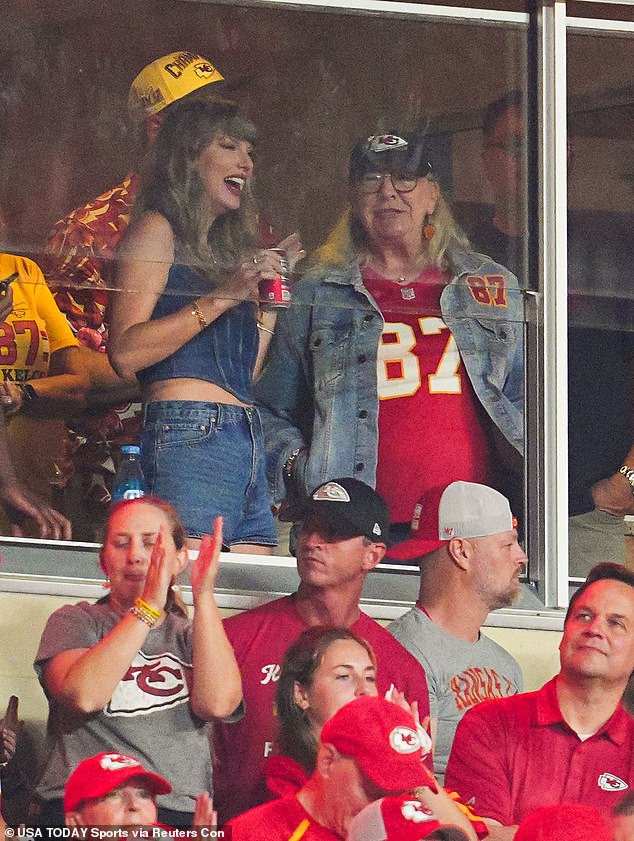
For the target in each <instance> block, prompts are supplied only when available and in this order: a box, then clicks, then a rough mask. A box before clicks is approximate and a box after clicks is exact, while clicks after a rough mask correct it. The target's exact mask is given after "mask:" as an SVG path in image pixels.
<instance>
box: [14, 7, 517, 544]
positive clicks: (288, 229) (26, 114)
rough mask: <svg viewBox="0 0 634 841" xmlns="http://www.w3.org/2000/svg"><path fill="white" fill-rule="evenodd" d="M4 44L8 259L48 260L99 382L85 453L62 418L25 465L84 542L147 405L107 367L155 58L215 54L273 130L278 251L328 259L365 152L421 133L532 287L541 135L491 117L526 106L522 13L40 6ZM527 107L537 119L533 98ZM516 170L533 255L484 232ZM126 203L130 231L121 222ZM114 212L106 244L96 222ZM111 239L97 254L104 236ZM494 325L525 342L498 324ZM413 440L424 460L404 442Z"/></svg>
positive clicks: (509, 460)
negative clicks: (353, 158)
mask: <svg viewBox="0 0 634 841" xmlns="http://www.w3.org/2000/svg"><path fill="white" fill-rule="evenodd" d="M496 8H506V9H513V10H515V11H517V9H518V6H517V5H512V4H511V5H509V4H496ZM4 33H5V34H4V35H3V41H2V42H1V46H2V57H3V63H4V67H5V68H6V71H7V72H6V80H5V82H4V84H3V87H2V89H1V90H0V94H1V101H2V106H3V117H2V119H3V125H4V126H6V127H7V130H6V131H3V137H2V145H1V147H0V160H1V163H2V166H1V168H0V173H1V174H0V205H1V206H2V209H3V213H4V218H5V229H4V235H3V241H4V247H5V250H10V251H13V252H17V253H19V254H24V255H27V256H29V257H31V258H32V259H34V260H35V261H36V262H37V263H40V264H41V265H42V268H43V269H44V271H45V275H46V277H47V280H48V281H49V282H53V283H57V287H58V289H59V287H60V286H62V285H65V288H64V289H63V290H62V289H59V291H58V292H57V301H58V303H59V304H60V306H61V307H62V308H63V309H64V310H65V311H66V312H67V313H68V314H69V316H70V318H71V322H72V325H73V329H74V332H75V334H78V335H79V339H80V342H81V343H82V354H83V357H82V359H83V360H84V365H87V366H88V369H89V370H90V372H91V376H92V383H93V388H92V391H91V395H90V402H91V403H92V404H93V405H92V406H91V410H90V411H89V412H87V413H83V414H81V415H80V413H78V412H68V411H67V412H66V413H65V414H66V415H70V419H69V420H68V426H69V427H70V428H71V430H72V433H73V434H72V436H71V439H72V444H73V448H74V451H73V453H72V458H70V459H69V458H67V454H66V453H65V450H64V446H65V435H66V433H65V425H66V424H65V420H64V419H63V418H61V417H55V418H53V419H52V420H50V421H47V424H49V425H50V427H51V428H49V426H46V428H44V425H43V423H42V421H41V419H40V418H33V419H29V422H28V423H26V422H25V423H24V429H23V430H21V431H20V434H19V435H16V436H15V438H16V440H17V439H19V442H20V443H19V446H20V447H21V449H20V450H19V456H18V458H17V459H16V461H17V462H18V464H19V465H20V472H21V476H22V478H23V479H24V480H26V479H27V478H29V479H33V482H34V489H36V490H37V491H38V492H39V493H42V494H45V495H47V496H48V497H49V498H50V499H51V500H53V501H54V502H55V504H58V505H60V506H61V507H63V509H64V510H66V511H67V512H69V514H70V515H71V516H72V519H73V522H74V533H75V537H76V538H78V539H84V540H89V541H90V540H94V539H96V535H97V526H98V524H99V521H100V520H101V519H102V518H103V513H104V511H105V507H104V501H107V493H108V489H109V486H110V484H111V480H112V472H113V469H114V467H115V465H116V463H117V462H118V459H119V447H120V445H121V444H122V443H130V442H131V441H134V440H136V439H137V437H138V411H139V408H138V403H137V401H136V400H135V399H134V398H136V396H137V395H135V392H134V389H133V387H132V385H130V386H129V387H123V386H122V385H121V384H120V383H118V384H116V383H115V381H114V379H113V375H112V372H111V371H110V369H109V368H108V367H107V364H106V356H105V354H104V352H103V351H104V349H105V345H106V343H107V325H108V315H107V313H106V315H105V321H104V307H105V306H106V303H107V300H108V294H109V289H110V288H111V285H112V276H113V257H114V254H115V251H116V247H117V244H118V240H119V235H120V232H121V229H122V228H123V227H124V226H125V224H126V222H127V217H128V214H129V209H130V204H131V195H130V190H131V189H132V192H133V191H134V189H135V184H134V181H133V182H132V184H130V183H129V182H128V181H127V180H126V179H127V175H128V174H129V173H131V172H132V173H137V172H139V170H140V169H141V167H142V161H143V156H144V153H145V150H146V147H147V139H146V138H145V136H144V131H143V129H142V127H141V129H140V128H139V126H138V125H137V126H136V127H135V126H134V125H132V124H131V122H130V120H129V119H128V115H127V108H126V100H127V96H128V89H129V86H130V82H131V80H132V79H133V78H134V76H135V74H136V73H138V72H139V70H140V69H141V68H142V67H143V66H144V65H145V64H147V63H148V62H150V61H152V60H153V59H155V58H157V57H158V56H161V55H164V54H167V53H168V52H169V51H170V50H174V49H179V48H180V49H184V50H195V51H197V52H199V53H200V54H201V55H203V56H204V57H205V58H207V59H209V61H210V63H211V64H212V65H214V66H217V67H218V68H219V69H220V71H221V73H222V74H223V75H224V76H225V77H226V79H227V80H228V82H229V85H230V87H229V89H228V90H229V92H230V93H231V95H234V96H235V97H236V99H237V100H238V101H239V103H240V105H241V106H242V107H243V108H244V109H245V110H246V111H247V112H248V113H250V114H251V115H252V116H253V119H254V120H255V122H256V123H257V126H258V129H259V133H260V141H259V143H258V146H257V158H256V164H255V166H256V173H257V174H256V178H255V183H254V189H255V193H256V198H257V201H258V204H259V207H260V209H261V214H262V217H263V218H264V219H265V220H266V223H267V225H268V226H269V227H270V228H271V229H272V230H273V231H274V232H275V233H274V234H270V236H271V237H272V238H273V239H272V240H271V241H275V238H281V237H283V236H286V235H287V234H290V233H292V232H294V231H299V232H300V233H301V236H302V241H303V243H304V247H305V249H306V250H307V251H308V252H309V253H310V252H312V251H313V250H314V249H315V248H316V247H317V246H318V245H320V244H321V243H323V241H324V240H325V238H326V236H327V235H328V233H329V231H330V230H331V229H332V227H333V225H334V224H335V223H336V221H337V219H338V218H339V217H340V215H341V213H342V212H343V210H344V209H345V207H346V205H347V203H348V200H349V193H348V184H347V167H348V152H349V150H350V148H351V147H352V146H353V145H354V144H355V143H357V142H358V141H359V140H361V139H363V138H364V137H366V136H367V135H368V134H370V133H374V132H376V131H387V130H392V129H397V128H401V127H411V128H414V127H419V128H422V129H423V130H424V132H425V133H426V136H427V139H428V141H429V153H430V156H431V158H432V160H433V163H434V169H435V173H436V175H437V178H438V182H439V184H440V188H441V189H442V191H443V194H444V196H445V197H446V198H447V199H448V201H449V202H450V204H451V205H452V207H453V209H454V211H455V214H456V216H457V218H458V220H459V221H460V223H461V224H462V225H463V226H464V228H465V229H466V231H467V233H468V234H469V235H470V236H471V237H472V239H473V240H474V244H475V245H476V246H478V247H480V248H481V249H483V250H485V251H488V252H490V253H489V255H488V256H491V257H493V258H494V259H496V260H498V261H499V262H502V263H503V264H504V265H506V266H508V267H509V268H511V269H514V270H515V271H516V273H517V274H518V279H519V282H520V285H522V286H526V284H527V280H526V278H527V271H526V264H525V257H524V253H523V251H524V246H523V240H522V235H523V230H524V228H525V224H526V220H525V214H526V211H525V205H526V166H525V159H526V148H525V147H526V142H525V138H524V136H523V135H522V134H521V132H519V131H518V132H515V134H513V132H511V135H509V136H508V137H507V136H506V135H505V136H504V137H502V138H501V139H500V138H498V137H497V136H496V138H495V139H494V140H491V141H490V142H487V141H486V138H484V137H483V133H482V125H483V119H484V115H485V112H486V109H487V106H488V105H489V104H490V103H491V102H492V101H494V100H496V99H498V98H499V97H501V96H503V95H505V94H506V93H508V92H509V91H512V90H515V89H518V90H520V91H525V89H526V77H527V69H526V54H527V28H526V24H525V23H521V22H517V17H516V18H515V19H514V22H509V20H508V19H507V20H506V21H505V20H503V19H499V20H497V21H495V22H492V21H488V22H487V21H483V20H478V19H477V18H476V17H475V16H474V18H473V19H464V20H455V19H454V20H452V19H448V18H442V19H435V18H433V17H422V16H421V17H419V16H411V17H404V16H396V15H392V16H390V15H388V14H359V13H356V14H345V13H342V12H337V13H332V12H327V13H323V12H315V11H312V10H300V9H288V8H277V7H266V8H265V7H261V8H258V7H247V6H238V5H226V4H211V3H190V2H172V0H170V2H167V0H165V2H151V3H147V2H144V3H141V2H137V0H134V2H127V3H123V2H120V3H109V4H107V5H105V6H104V4H101V3H96V2H84V3H82V4H71V5H70V6H69V5H68V4H66V5H65V6H64V8H63V9H58V8H53V9H50V10H48V9H47V10H46V11H42V7H41V4H35V3H33V4H30V3H28V2H27V3H23V4H21V6H20V12H19V14H18V13H17V12H16V13H15V14H13V15H12V16H11V15H7V17H6V25H5V27H4ZM112 44H117V50H116V54H113V51H112ZM457 58H458V60H457ZM183 61H184V62H186V61H187V59H186V58H184V59H183ZM176 63H177V64H178V62H176ZM178 69H179V68H178V66H177V67H175V68H174V73H175V76H176V77H177V74H178ZM201 72H203V71H201ZM204 72H208V71H204ZM519 109H520V113H519V120H520V122H521V121H523V120H524V119H525V117H524V115H525V105H524V103H523V102H522V103H521V104H520V106H519ZM483 147H485V149H484V153H483ZM483 154H484V159H487V156H488V158H490V160H488V163H486V161H485V160H483V157H482V155H483ZM511 170H512V171H513V172H512V183H510V184H509V183H507V184H506V186H505V190H506V192H505V195H506V201H507V205H506V206H505V208H504V209H505V211H508V212H509V213H511V212H512V213H513V214H514V219H515V222H516V224H517V232H518V236H517V238H518V239H519V240H521V241H522V242H521V243H520V251H521V252H522V253H521V256H518V254H515V252H514V256H513V255H511V254H510V252H508V251H507V250H505V248H504V247H501V248H500V249H499V250H497V249H496V250H495V253H494V247H493V245H491V243H490V242H489V241H485V240H484V239H481V236H482V227H483V226H485V227H486V226H489V225H490V223H491V221H492V220H493V218H494V215H495V213H496V212H497V211H499V214H498V215H501V208H500V207H498V208H495V207H494V205H495V204H498V205H499V202H500V201H501V199H500V191H501V190H502V187H501V186H500V184H499V183H498V184H494V183H493V181H494V180H495V177H496V176H498V179H497V180H498V182H501V180H502V179H501V178H500V177H499V176H500V174H501V173H502V172H503V171H504V172H509V171H511ZM510 178H511V175H509V179H510ZM122 184H123V187H122V188H121V189H120V191H119V192H116V193H115V194H114V195H108V191H109V190H111V189H112V188H113V187H114V186H115V185H122ZM496 191H498V192H496ZM98 196H99V197H103V198H102V199H101V200H100V201H98V202H97V204H92V205H91V207H90V210H89V211H84V213H83V214H82V213H81V212H80V214H79V215H76V216H75V217H74V221H75V223H76V225H75V227H74V228H73V231H72V235H71V236H69V229H68V224H67V221H66V222H64V223H62V224H61V225H59V226H58V227H56V228H55V235H54V238H53V240H50V239H49V237H50V232H51V231H52V230H53V228H54V226H55V225H56V223H57V222H58V220H63V219H64V218H65V216H66V214H68V213H69V212H70V211H72V210H73V208H82V207H84V205H85V203H86V202H93V200H94V199H95V197H98ZM117 202H120V217H118V218H112V217H111V214H112V213H113V210H114V217H117V212H116V208H113V203H115V204H116V203H117ZM104 215H105V217H106V219H107V220H108V225H106V226H105V233H104V226H103V225H100V224H99V222H97V223H96V224H95V219H102V218H103V217H104ZM111 222H112V224H110V223H111ZM95 227H96V228H100V234H99V235H100V237H101V239H100V243H101V244H100V245H96V243H95V241H94V240H93V238H92V237H93V232H94V229H95ZM91 229H92V232H91ZM47 243H48V245H47ZM269 244H270V242H269ZM47 247H48V250H49V251H54V252H55V255H54V256H55V260H52V259H51V255H50V254H49V255H47V254H46V249H47ZM96 249H97V252H98V253H94V252H95V250H96ZM100 249H102V250H100ZM77 255H79V257H80V258H81V257H85V258H86V259H85V261H84V262H81V261H80V265H77V262H76V261H75V262H74V263H73V264H72V268H71V269H69V266H68V265H67V263H66V261H68V260H71V262H72V261H73V260H75V257H76V256H77ZM94 258H98V259H97V262H94ZM514 261H515V262H514ZM523 261H524V262H523ZM486 277H487V278H489V280H486V279H484V280H483V278H482V277H481V276H479V275H477V274H476V281H477V282H479V283H480V284H482V283H484V286H483V287H482V288H481V289H479V288H477V282H475V281H474V282H471V285H470V287H469V289H470V291H469V292H468V295H469V296H470V297H469V298H468V300H469V301H470V302H473V303H474V304H478V305H481V306H485V305H486V306H487V307H488V308H489V315H490V314H491V313H494V314H495V313H497V312H498V310H500V311H503V310H504V306H505V304H504V301H505V298H504V294H503V292H502V291H500V288H499V286H500V285H499V282H497V281H495V278H496V277H498V274H497V270H496V272H495V273H494V274H493V275H491V276H489V275H487V276H486ZM491 277H492V278H493V280H491ZM496 283H497V286H496ZM487 284H488V285H487ZM69 285H70V286H73V285H74V288H69ZM190 297H191V296H190ZM485 299H486V301H485ZM188 300H189V299H188ZM484 301H485V303H483V302H484ZM520 309H521V308H520ZM483 320H484V322H487V318H484V319H483ZM520 321H521V318H520ZM495 330H496V331H497V332H498V334H499V336H498V338H499V339H500V341H501V342H502V343H504V342H505V341H506V342H507V343H508V336H507V337H506V339H505V337H504V335H502V334H503V332H504V331H503V328H502V327H500V326H499V324H498V325H497V326H496V328H495ZM443 358H444V357H443ZM431 373H432V375H433V374H434V372H431ZM115 384H116V387H115ZM522 390H523V389H522V384H521V382H520V385H519V392H521V391H522ZM519 392H518V394H519ZM473 399H474V406H475V411H476V414H477V415H478V421H477V423H478V425H479V424H480V422H482V425H483V428H485V427H486V429H487V433H486V434H488V432H489V431H491V430H492V431H493V437H494V439H495V440H493V441H491V442H489V447H490V450H489V460H490V465H489V466H490V467H491V477H492V478H491V481H495V482H497V483H500V487H501V488H503V489H504V490H505V492H507V493H509V494H510V493H513V494H514V496H513V507H514V512H516V513H517V514H519V515H520V521H521V522H522V523H525V522H526V517H527V516H528V515H527V512H525V511H523V501H522V496H523V494H522V479H521V460H520V467H519V468H518V466H517V463H518V458H517V453H516V452H515V451H514V449H513V447H512V446H509V445H508V444H507V443H505V439H504V436H500V435H499V434H497V432H496V427H495V424H492V423H491V421H490V420H488V419H487V418H486V416H485V414H484V412H483V410H482V406H481V403H480V402H479V400H478V399H477V398H475V397H474V398H473ZM119 404H122V406H123V409H121V405H119ZM135 415H136V417H135ZM480 415H482V417H480ZM483 418H484V419H483ZM396 426H397V425H395V428H396ZM498 439H499V440H498ZM439 440H440V442H441V444H442V446H443V447H446V448H447V449H448V450H451V449H452V448H454V447H455V444H454V441H453V440H452V439H451V438H450V437H449V436H444V437H443V436H442V435H441V436H440V438H439ZM51 441H54V442H55V445H56V447H57V448H58V449H57V450H55V449H54V448H53V447H52V446H50V442H51ZM32 442H37V443H38V445H40V448H39V449H35V448H34V447H33V443H32ZM403 442H404V447H408V448H409V445H410V443H411V442H410V441H409V440H408V439H406V437H405V436H404V437H403ZM15 446H16V447H17V446H18V443H16V444H15ZM34 461H36V462H37V464H38V471H37V472H36V471H35V470H34V468H33V463H34ZM69 462H72V463H74V474H73V475H72V476H70V475H69V474H70V472H72V471H71V470H67V468H68V466H69ZM355 463H359V461H357V462H355ZM509 465H512V467H510V466H509ZM509 477H510V480H511V481H508V480H509ZM36 480H37V481H36ZM399 517H400V519H402V520H403V522H404V523H406V521H407V520H408V519H409V515H407V516H405V515H404V514H402V513H401V514H400V515H399Z"/></svg>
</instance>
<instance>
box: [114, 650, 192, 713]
mask: <svg viewBox="0 0 634 841" xmlns="http://www.w3.org/2000/svg"><path fill="white" fill-rule="evenodd" d="M191 668H192V667H191V663H184V662H183V661H182V660H179V658H178V657H175V656H174V655H173V654H170V653H169V652H165V653H164V654H156V655H154V656H147V655H146V654H144V653H143V652H142V651H139V652H138V654H136V655H135V657H134V660H133V661H132V663H131V664H130V667H129V668H128V671H127V672H126V673H125V675H124V676H123V678H122V680H121V681H119V685H118V686H117V688H116V689H115V691H114V692H113V694H112V698H111V699H110V701H109V702H108V703H107V704H106V706H105V708H104V713H105V714H106V715H107V716H139V715H151V714H152V713H153V712H155V711H157V710H161V709H167V708H170V707H175V706H178V705H180V704H186V703H188V701H189V685H188V680H189V676H190V675H191Z"/></svg>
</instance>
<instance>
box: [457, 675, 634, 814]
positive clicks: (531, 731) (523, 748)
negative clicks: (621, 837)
mask: <svg viewBox="0 0 634 841" xmlns="http://www.w3.org/2000/svg"><path fill="white" fill-rule="evenodd" d="M556 682H557V679H556V678H553V680H551V681H549V682H548V683H547V684H546V685H545V686H543V687H542V688H541V689H540V690H539V692H525V693H523V694H521V695H513V696H511V697H510V698H501V699H500V700H495V701H484V702H483V703H482V704H477V705H476V706H475V707H473V708H472V709H470V710H468V712H467V713H466V714H465V716H464V718H463V719H462V721H461V722H460V724H459V725H458V730H457V732H456V737H455V739H454V743H453V748H452V750H451V755H450V757H449V764H448V765H447V774H446V775H445V783H446V785H447V786H449V787H451V788H454V789H456V791H458V792H460V796H461V797H462V798H463V800H465V802H467V803H469V804H470V805H473V808H474V809H475V810H476V811H477V812H478V814H480V815H483V816H484V817H485V818H494V819H495V820H496V821H499V822H500V823H501V824H503V825H504V826H514V825H515V824H519V823H520V822H521V821H522V820H523V818H525V817H526V815H528V814H529V813H530V812H532V811H533V809H536V808H537V807H538V806H548V805H552V804H555V803H584V804H585V805H587V806H593V807H594V808H595V809H598V810H599V811H600V812H602V813H603V814H604V815H608V814H609V813H610V812H611V811H612V808H613V807H614V806H615V805H616V804H617V803H618V802H619V800H620V799H621V797H623V794H624V793H625V792H626V791H627V790H628V789H629V787H630V785H631V784H632V782H633V781H634V720H633V719H632V718H631V717H630V716H629V715H628V714H627V713H626V712H625V710H624V709H623V707H622V706H621V705H620V704H619V706H618V707H617V709H616V711H615V712H614V714H613V715H612V717H611V718H610V719H609V720H608V721H607V722H606V723H605V724H604V725H603V727H601V728H600V729H599V730H598V731H597V732H596V733H594V734H593V735H592V736H590V737H589V738H587V739H585V740H582V739H580V738H579V736H578V735H577V734H576V733H575V732H574V730H572V729H571V728H570V727H569V726H568V724H566V722H565V720H564V717H563V715H562V714H561V710H560V709H559V703H558V700H557V683H556Z"/></svg>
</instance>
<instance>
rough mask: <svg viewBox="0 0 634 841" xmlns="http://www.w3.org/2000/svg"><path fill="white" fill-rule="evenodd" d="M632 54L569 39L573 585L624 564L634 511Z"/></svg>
mask: <svg viewBox="0 0 634 841" xmlns="http://www.w3.org/2000/svg"><path fill="white" fill-rule="evenodd" d="M606 17H607V15H606ZM616 26H617V25H616V24H615V25H614V27H615V29H616ZM633 57H634V35H633V34H632V32H627V31H623V32H618V31H612V32H609V33H608V32H606V33H605V34H597V33H593V32H583V31H581V30H577V31H573V32H571V33H569V35H568V113H569V118H568V130H569V187H568V204H569V216H568V226H569V227H568V292H569V331H568V339H569V358H568V364H569V474H570V475H569V482H570V514H571V520H570V573H571V575H572V576H575V577H584V576H585V574H586V573H587V571H588V569H589V568H590V567H592V566H593V565H594V564H595V563H597V562H599V561H607V560H613V561H618V562H623V560H624V552H625V547H626V543H627V541H626V540H624V537H623V535H624V520H623V517H624V516H625V515H631V514H633V513H634V496H633V493H632V487H631V486H630V484H629V483H628V480H627V477H626V476H625V475H622V474H620V473H619V472H618V471H619V469H620V468H621V467H622V466H623V465H628V466H629V465H630V462H631V461H632V457H633V456H634V451H633V450H632V441H633V440H634V439H633V437H632V429H633V428H634V427H633V425H632V407H633V406H634V404H633V403H632V384H633V382H634V380H633V379H632V361H633V359H634V333H633V332H632V330H633V328H634V307H633V292H632V284H631V282H630V276H631V266H632V260H633V258H634V238H633V236H632V230H633V227H632V225H633V222H634V214H633V213H632V206H633V205H632V198H633V195H632V191H633V187H634V133H633V129H634V95H633V93H632V90H633V86H634V71H633V70H632V66H633V64H632V59H633ZM588 68H592V72H588ZM630 540H631V538H630Z"/></svg>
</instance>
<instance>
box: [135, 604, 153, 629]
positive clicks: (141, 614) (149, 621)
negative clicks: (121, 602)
mask: <svg viewBox="0 0 634 841" xmlns="http://www.w3.org/2000/svg"><path fill="white" fill-rule="evenodd" d="M130 613H131V614H132V615H133V616H136V618H137V619H140V620H141V622H145V624H146V625H147V626H148V627H149V628H153V627H154V625H156V619H152V617H151V616H150V615H149V614H148V613H144V612H143V611H142V610H139V608H138V607H131V608H130Z"/></svg>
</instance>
